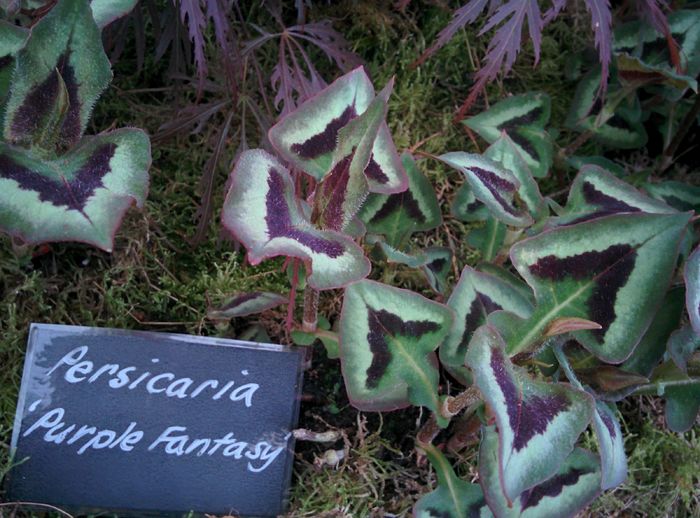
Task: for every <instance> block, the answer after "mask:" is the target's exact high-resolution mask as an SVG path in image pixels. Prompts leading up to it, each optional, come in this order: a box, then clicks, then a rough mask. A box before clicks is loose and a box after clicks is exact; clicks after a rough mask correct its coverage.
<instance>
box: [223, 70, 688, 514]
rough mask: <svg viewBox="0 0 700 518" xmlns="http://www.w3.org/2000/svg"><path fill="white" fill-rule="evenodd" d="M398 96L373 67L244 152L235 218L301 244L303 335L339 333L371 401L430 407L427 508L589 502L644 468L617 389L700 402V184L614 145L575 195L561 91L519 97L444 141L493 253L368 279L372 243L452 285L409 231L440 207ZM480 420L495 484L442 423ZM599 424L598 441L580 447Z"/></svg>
mask: <svg viewBox="0 0 700 518" xmlns="http://www.w3.org/2000/svg"><path fill="white" fill-rule="evenodd" d="M389 88H390V87H389ZM678 93H679V92H676V94H678ZM680 93H681V94H682V91H681V92H680ZM387 97H388V88H387V89H385V90H383V91H382V92H381V93H380V94H379V95H377V96H376V97H375V96H374V92H373V90H372V89H371V85H370V83H369V80H368V79H367V77H366V75H365V74H364V72H363V71H362V70H361V69H357V70H355V71H353V72H351V73H350V74H347V75H346V76H343V77H341V78H340V79H338V80H337V81H336V82H335V83H333V84H332V85H331V86H330V87H328V88H327V89H325V90H323V91H322V92H321V93H320V94H318V95H317V96H316V97H314V98H313V99H312V100H310V101H307V102H306V103H305V104H303V105H302V106H301V107H300V108H299V109H297V110H295V111H293V112H291V113H290V114H289V115H288V116H287V117H286V118H284V119H283V120H282V121H281V122H280V123H278V124H277V125H276V126H275V127H274V128H273V129H272V130H271V132H270V139H271V141H272V142H273V144H274V145H275V147H276V149H277V151H278V152H279V155H280V156H281V158H282V159H283V160H285V161H286V165H285V164H284V163H283V162H282V160H280V159H279V158H277V157H274V156H272V155H270V154H268V153H266V152H264V151H261V150H253V151H249V152H247V153H245V154H244V155H243V156H241V158H240V159H239V161H238V163H237V165H236V168H235V169H234V171H233V173H232V175H231V179H230V190H229V194H228V196H227V199H226V203H225V206H224V212H223V222H224V225H225V226H226V227H227V228H228V229H229V230H231V231H232V232H233V233H234V234H235V235H236V236H237V238H238V239H239V240H240V241H241V242H242V243H243V244H244V245H245V247H246V248H247V250H248V258H249V260H251V261H252V262H258V261H260V260H262V259H264V258H266V257H271V256H275V255H287V256H288V257H292V258H295V260H301V261H302V262H303V263H304V265H305V271H306V272H308V276H307V278H306V290H307V293H305V313H304V321H303V326H302V330H303V331H305V332H306V334H305V335H304V334H303V333H302V335H299V334H297V335H296V336H297V337H301V338H302V340H301V341H303V343H305V344H308V343H309V340H308V337H309V336H312V337H313V336H316V337H318V338H321V339H322V340H324V342H325V341H329V340H331V341H333V339H334V344H333V348H332V350H333V352H334V355H335V354H339V357H340V362H341V367H342V372H343V378H344V382H345V387H346V390H347V393H348V397H349V399H350V401H351V403H352V404H353V405H354V406H355V407H356V408H358V409H360V410H364V411H391V410H397V409H401V408H405V407H409V406H420V407H424V408H425V409H427V410H428V411H429V413H430V418H429V419H428V420H427V421H425V423H424V425H423V427H422V428H421V430H420V431H419V433H418V437H417V442H418V447H419V448H420V449H421V450H422V451H423V452H424V453H425V454H426V455H427V457H428V459H429V460H430V462H431V463H432V464H433V466H434V468H435V470H436V472H437V475H438V477H437V478H438V486H437V488H436V489H435V490H434V491H432V492H431V493H428V494H426V495H425V496H424V497H423V498H422V499H421V500H419V502H418V503H417V504H416V506H415V509H414V512H415V514H416V515H417V516H421V517H430V516H445V517H465V516H472V515H479V516H490V515H496V516H538V517H539V516H573V515H575V514H576V513H577V512H578V511H580V510H581V509H582V508H583V507H585V506H586V505H588V503H590V502H591V501H592V500H593V499H595V498H596V497H597V496H598V495H599V494H600V493H601V492H602V491H605V490H609V489H611V488H614V487H616V486H618V485H620V484H621V483H623V482H624V481H625V479H626V477H627V460H626V455H625V451H624V444H623V438H622V429H623V427H622V426H621V424H620V419H619V416H618V412H617V410H616V406H615V405H616V403H617V402H619V401H621V400H622V399H623V398H625V397H627V396H629V395H630V394H638V393H656V394H658V395H660V396H663V397H664V398H665V400H666V422H667V425H668V427H669V428H671V429H672V430H674V431H684V430H687V429H689V428H690V427H691V426H692V424H693V423H694V422H695V419H696V416H697V414H698V409H699V408H700V364H699V363H698V352H699V350H700V334H698V329H697V323H698V322H700V307H699V303H698V301H700V294H699V290H700V283H698V282H697V279H698V277H699V276H700V266H698V265H700V248H696V250H695V252H692V253H691V248H692V247H693V246H696V245H697V243H696V241H697V238H696V236H695V234H694V233H693V232H692V224H693V223H694V222H695V221H696V216H695V214H694V212H693V210H694V209H695V208H697V199H695V201H694V202H693V201H692V200H693V199H694V198H692V192H690V193H688V194H686V195H685V196H683V197H678V198H675V197H673V196H671V195H669V194H668V193H669V192H671V191H673V187H674V185H671V186H668V188H666V187H664V188H657V189H656V190H654V189H653V188H651V187H650V188H649V191H648V192H649V193H651V195H650V194H649V193H646V192H642V191H640V190H637V189H636V188H635V187H633V186H632V185H631V184H629V183H628V182H626V181H625V179H622V178H618V177H617V176H615V174H613V173H612V172H609V171H608V170H606V169H605V168H604V167H601V165H602V166H606V164H608V162H606V160H605V159H602V158H600V157H599V158H595V159H590V158H589V159H585V160H584V159H581V158H579V159H577V160H578V162H577V163H578V164H579V165H577V168H578V169H579V171H578V174H577V176H576V178H575V179H574V181H573V183H572V184H571V186H570V189H569V197H568V200H567V202H566V204H565V205H563V206H561V205H559V204H558V203H556V202H554V200H552V199H549V198H545V197H543V196H542V194H541V193H540V190H539V187H538V184H537V182H536V181H535V178H537V177H544V176H547V175H548V173H549V171H550V169H551V168H552V167H553V164H554V163H555V160H554V156H553V154H554V146H555V144H554V142H553V139H552V138H551V135H550V132H549V131H548V129H547V125H548V123H549V100H548V99H547V98H546V96H544V95H541V94H534V93H532V94H526V95H523V96H519V97H513V98H510V99H507V100H505V101H502V102H501V103H498V104H496V105H495V106H493V107H492V109H491V110H489V111H488V112H485V113H482V114H480V115H479V116H477V117H474V118H472V119H469V120H468V121H467V124H468V125H469V126H470V127H471V128H472V129H473V130H474V131H476V132H477V133H478V134H479V135H481V136H482V137H483V138H485V139H486V140H487V141H488V142H489V143H490V144H491V145H490V147H489V148H488V149H487V150H486V151H485V152H484V153H483V154H473V153H467V152H463V151H453V152H448V153H444V154H442V155H440V156H436V157H432V158H434V159H437V160H439V161H441V162H442V163H444V164H447V165H448V166H450V167H452V168H454V169H455V170H457V171H459V172H460V173H461V174H463V175H464V178H465V180H466V182H465V184H464V185H465V187H463V189H462V191H460V192H459V193H458V195H457V196H456V198H455V200H454V202H455V204H456V206H453V209H452V212H453V214H454V215H455V216H457V217H460V218H463V219H465V220H468V221H482V222H484V224H485V226H484V227H483V229H479V230H483V232H475V233H474V234H473V235H470V237H472V243H473V244H474V246H475V247H476V248H478V249H479V250H481V251H482V256H483V257H484V258H485V259H486V260H487V261H489V263H484V264H481V265H479V267H478V268H476V269H475V268H471V267H468V266H467V267H465V268H464V270H463V271H462V273H461V276H460V278H459V280H458V282H457V284H456V285H455V286H454V287H453V289H452V290H451V294H450V295H449V298H448V299H447V302H446V303H445V302H442V300H444V299H439V300H431V299H429V298H427V297H425V296H423V295H420V294H418V293H414V292H411V291H409V290H405V289H401V288H398V287H395V286H389V285H387V284H384V283H381V282H377V281H374V280H368V279H365V278H364V277H365V276H366V275H367V273H368V271H369V261H368V260H367V258H366V257H365V250H367V249H368V248H370V247H371V250H370V255H371V257H372V258H373V259H375V260H376V259H379V260H380V261H384V260H386V261H389V262H400V263H403V264H405V265H408V266H409V267H414V268H424V269H426V270H430V271H432V272H433V274H434V277H433V281H432V285H433V287H434V288H435V289H436V291H438V292H440V293H444V294H447V293H449V292H450V286H449V285H448V284H447V281H446V278H445V277H441V278H440V281H436V279H438V277H440V276H439V275H437V272H438V271H439V269H440V267H441V266H442V265H439V266H435V265H434V263H433V266H434V268H431V267H430V264H431V263H429V261H428V259H427V258H429V257H434V256H433V255H432V252H431V251H429V250H417V249H414V248H412V240H411V235H412V234H413V233H414V232H416V231H420V230H425V229H430V228H434V227H435V226H436V225H438V224H439V222H440V219H441V216H440V211H439V210H438V205H437V200H436V199H435V193H434V192H432V190H431V188H430V184H429V182H428V181H427V179H425V177H423V176H422V174H421V173H420V170H419V167H418V165H417V163H416V162H415V161H414V159H413V158H412V157H411V156H410V155H408V154H404V155H403V168H401V167H400V163H399V162H398V160H397V159H398V156H397V154H396V152H395V150H394V148H393V144H392V143H391V138H390V136H389V135H388V133H384V128H385V126H384V122H383V119H384V116H385V111H386V99H387ZM552 133H554V132H552ZM596 163H597V164H599V165H596ZM287 166H289V167H287ZM290 169H291V171H290ZM404 169H405V171H406V173H407V177H406V176H404V172H403V171H404ZM613 170H614V168H613ZM615 172H618V173H619V171H615ZM263 173H264V174H263ZM305 185H306V186H307V187H308V191H304V189H303V187H304V186H305ZM654 185H656V184H654ZM658 185H662V186H664V184H658ZM675 187H676V189H677V190H682V189H681V188H680V187H679V186H675ZM669 189H670V190H669ZM673 192H676V191H673ZM369 193H372V194H369ZM304 194H306V196H304ZM664 197H665V198H664ZM671 198H674V204H671V203H670V202H669V203H666V201H664V200H665V199H669V200H670V199H671ZM683 200H686V201H683ZM693 203H695V205H693ZM686 204H690V205H691V210H688V207H687V206H686ZM677 205H683V206H682V207H680V208H678V207H677ZM552 210H553V211H554V214H551V213H550V212H551V211H552ZM363 244H364V245H366V247H365V248H364V249H363V246H362V245H363ZM450 258H451V257H450V255H449V254H448V255H446V256H441V257H440V258H439V259H440V260H442V262H443V263H442V264H444V263H445V262H448V263H449V261H450ZM426 265H427V267H426ZM683 275H684V278H685V282H683V281H682V280H681V279H682V278H683ZM428 279H429V280H430V276H428ZM331 288H342V289H344V296H343V304H342V310H341V313H340V317H339V319H338V321H337V322H336V323H335V325H334V326H328V325H324V326H323V329H315V327H316V326H315V315H313V313H314V312H315V311H316V307H315V303H314V300H313V296H312V297H306V295H307V294H309V293H310V294H312V295H313V294H314V293H315V290H319V289H331ZM683 297H685V299H686V300H685V302H686V304H685V306H686V307H687V312H688V314H689V317H690V325H685V326H683V325H681V314H682V312H683V307H684V300H683ZM309 308H311V312H309V311H307V310H308V309H309ZM310 314H311V315H312V317H313V318H308V317H309V315H310ZM331 329H337V333H336V332H335V331H332V330H331ZM329 350H331V348H330V346H329ZM440 366H442V367H443V368H444V370H442V371H441V369H440ZM443 372H444V374H443ZM447 382H449V383H447ZM458 385H463V387H464V389H463V390H462V391H461V392H460V391H456V390H454V389H453V390H449V389H448V388H447V387H449V386H458ZM456 416H459V420H456V419H455V417H456ZM453 421H457V422H453ZM465 423H468V426H472V427H474V426H475V427H477V428H479V427H480V428H481V445H480V449H479V461H478V462H479V484H473V483H469V482H468V481H466V480H461V479H460V478H459V476H458V475H457V474H456V473H455V471H454V470H453V469H452V468H451V466H450V464H449V461H448V460H447V457H446V456H445V455H444V454H443V453H442V448H441V447H439V446H437V445H435V444H433V442H434V441H436V440H444V439H436V438H437V437H445V435H442V436H440V435H438V432H439V431H440V430H441V429H445V430H447V433H446V435H447V437H448V440H447V444H448V445H452V446H455V445H456V447H458V446H459V441H453V440H452V439H449V435H450V433H454V435H455V436H456V435H457V434H458V433H459V432H460V429H459V427H460V426H463V425H465ZM589 427H590V428H591V429H592V430H593V433H594V434H595V437H596V438H597V442H598V452H597V455H596V454H594V453H592V452H590V451H587V450H586V449H584V448H582V447H580V443H581V441H580V437H581V434H582V433H583V432H584V431H585V430H586V429H587V428H589Z"/></svg>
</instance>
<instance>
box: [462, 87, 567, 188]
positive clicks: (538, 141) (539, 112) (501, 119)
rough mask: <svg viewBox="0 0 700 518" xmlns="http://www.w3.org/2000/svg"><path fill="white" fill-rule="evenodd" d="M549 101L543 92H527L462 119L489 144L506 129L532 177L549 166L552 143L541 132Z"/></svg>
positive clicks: (549, 104)
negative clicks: (529, 169)
mask: <svg viewBox="0 0 700 518" xmlns="http://www.w3.org/2000/svg"><path fill="white" fill-rule="evenodd" d="M550 112H551V102H550V100H549V96H548V95H547V94H544V93H527V94H523V95H514V96H512V97H507V98H506V99H503V100H502V101H499V102H498V103H496V104H495V105H493V106H492V107H491V108H490V109H489V110H487V111H485V112H481V113H479V114H478V115H475V116H473V117H470V118H468V119H465V120H463V121H462V122H463V123H464V124H465V125H466V126H467V127H469V128H471V129H473V130H474V131H476V132H477V133H478V134H479V135H481V136H482V137H483V138H484V139H485V140H486V141H487V142H488V143H489V144H492V143H494V142H496V141H497V140H498V139H499V138H501V134H502V133H503V132H506V133H507V134H508V136H509V137H510V139H511V140H512V142H513V144H514V146H515V147H516V148H517V150H518V152H519V153H520V155H521V156H522V158H523V159H524V160H525V162H526V163H527V165H528V166H529V167H530V168H531V170H532V174H533V176H535V177H538V178H541V177H544V176H547V172H548V171H549V168H550V167H551V165H552V155H553V153H552V142H551V139H550V137H549V135H548V134H547V132H546V131H545V126H546V125H547V123H548V122H549V116H550Z"/></svg>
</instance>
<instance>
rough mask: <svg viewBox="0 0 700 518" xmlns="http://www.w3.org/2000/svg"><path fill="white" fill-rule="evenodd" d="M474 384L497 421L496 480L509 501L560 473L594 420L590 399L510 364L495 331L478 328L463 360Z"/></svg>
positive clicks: (500, 339)
mask: <svg viewBox="0 0 700 518" xmlns="http://www.w3.org/2000/svg"><path fill="white" fill-rule="evenodd" d="M466 361H467V365H468V366H469V367H471V369H472V372H473V375H474V382H475V384H476V386H477V387H478V388H479V389H480V390H481V393H482V394H483V396H484V399H485V400H486V402H487V403H488V404H489V406H490V407H491V410H492V411H493V413H494V415H495V416H496V423H497V425H498V430H499V432H498V436H499V440H498V462H499V466H500V468H499V470H498V472H499V473H500V474H499V478H500V481H501V487H502V489H503V494H504V495H505V496H506V498H507V499H508V500H509V501H514V500H515V499H516V498H517V497H518V496H519V495H520V494H521V493H523V492H524V491H525V490H527V489H530V488H532V487H534V486H536V485H537V484H540V483H541V482H544V481H545V480H547V479H548V478H550V477H552V476H553V475H555V474H556V473H557V471H558V470H559V469H560V467H561V465H562V464H563V463H564V461H565V460H566V458H567V457H568V456H569V454H570V453H571V451H572V450H573V448H574V444H575V443H576V440H577V439H578V436H579V435H580V434H581V432H583V430H585V429H586V427H587V426H588V423H589V422H590V421H591V418H592V416H593V409H594V404H593V399H592V398H591V396H590V395H588V394H587V393H585V392H583V391H580V390H577V389H574V388H572V387H570V386H568V385H564V384H561V383H560V384H553V383H547V382H544V381H536V380H534V379H532V378H531V377H530V375H529V374H528V372H527V371H526V370H524V369H522V368H520V367H518V366H516V365H514V364H512V363H511V361H510V360H509V358H508V355H507V354H506V351H505V343H504V341H503V339H502V338H501V336H500V335H499V333H498V331H497V330H496V328H495V327H493V326H491V325H488V324H487V325H483V326H481V327H480V328H478V329H477V330H476V331H475V332H474V335H473V336H472V339H471V341H470V343H469V348H468V350H467V355H466Z"/></svg>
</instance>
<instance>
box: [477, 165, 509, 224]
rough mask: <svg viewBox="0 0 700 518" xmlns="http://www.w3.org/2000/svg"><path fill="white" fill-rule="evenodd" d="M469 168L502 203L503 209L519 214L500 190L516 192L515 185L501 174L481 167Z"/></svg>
mask: <svg viewBox="0 0 700 518" xmlns="http://www.w3.org/2000/svg"><path fill="white" fill-rule="evenodd" d="M469 170H470V171H471V172H472V173H474V174H475V175H476V176H477V178H479V180H481V182H482V183H483V184H484V185H485V186H486V188H487V189H488V190H489V192H490V193H491V195H492V196H493V197H494V198H495V199H496V201H497V202H498V203H499V204H500V205H501V207H502V208H503V210H505V211H506V212H507V213H509V214H512V215H514V216H515V215H517V212H516V211H515V210H514V209H513V208H512V207H511V206H510V204H509V203H508V202H507V201H506V200H504V199H503V196H501V192H500V191H506V192H508V193H513V192H515V185H513V184H512V183H510V182H509V181H507V180H504V179H503V178H501V177H500V176H498V175H497V174H495V173H492V172H491V171H487V170H486V169H482V168H481V167H470V168H469Z"/></svg>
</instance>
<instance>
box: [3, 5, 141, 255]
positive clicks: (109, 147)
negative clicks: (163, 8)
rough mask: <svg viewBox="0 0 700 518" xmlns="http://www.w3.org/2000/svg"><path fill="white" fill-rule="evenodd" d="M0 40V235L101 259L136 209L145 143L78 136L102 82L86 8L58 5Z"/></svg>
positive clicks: (105, 78) (119, 134)
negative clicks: (64, 244) (68, 244)
mask: <svg viewBox="0 0 700 518" xmlns="http://www.w3.org/2000/svg"><path fill="white" fill-rule="evenodd" d="M98 5H99V3H98ZM120 13H121V14H123V12H122V11H120ZM98 14H99V18H98V20H102V21H105V20H107V19H109V18H110V17H112V16H117V14H116V13H114V12H112V11H109V10H102V11H98ZM0 40H3V41H5V40H7V41H9V42H10V44H9V45H8V46H7V47H5V46H3V48H8V49H9V51H7V53H6V56H5V57H4V58H0V59H2V60H4V63H5V64H6V65H7V67H9V69H8V70H11V72H9V74H11V79H10V80H9V81H8V82H7V83H5V85H6V88H7V90H5V91H0V100H3V99H4V105H3V107H2V112H0V113H1V117H0V120H1V121H2V130H3V133H2V139H1V140H0V230H3V231H4V232H7V233H9V234H10V235H12V236H13V237H14V238H15V242H16V243H19V244H21V245H36V244H39V243H44V242H51V241H83V242H86V243H89V244H92V245H95V246H97V247H99V248H102V249H104V250H107V251H110V250H111V249H112V247H113V241H114V234H115V232H116V230H117V228H118V227H119V224H120V222H121V219H122V216H123V215H124V213H125V212H126V210H127V209H128V208H129V207H130V206H131V205H132V204H133V203H136V204H137V205H138V206H142V205H143V203H144V201H145V198H146V193H147V190H148V169H149V167H150V162H151V156H150V143H149V140H148V137H147V136H146V134H145V133H144V132H143V131H141V130H138V129H131V128H128V129H120V130H115V131H110V132H107V133H102V134H99V135H95V136H87V137H86V136H84V135H83V134H84V132H85V129H86V127H87V124H88V121H89V119H90V114H91V112H92V108H93V106H94V104H95V102H96V101H97V99H98V97H99V96H100V94H101V92H102V91H103V90H104V89H105V88H106V87H107V85H108V84H109V82H110V80H111V70H110V65H109V61H108V59H107V56H106V55H105V53H104V50H103V48H102V41H101V33H100V27H99V26H98V24H97V22H96V21H95V19H94V18H93V14H92V11H91V9H90V4H89V3H88V2H87V1H86V0H61V1H60V2H58V3H57V4H56V6H55V7H53V8H52V9H51V10H50V11H49V12H48V14H46V16H44V17H43V18H41V20H40V21H38V22H37V23H36V24H35V25H34V26H33V27H32V28H31V30H23V29H20V28H19V27H17V26H15V25H14V24H9V23H6V22H3V23H2V24H1V25H0ZM25 40H26V42H25ZM0 68H2V67H0ZM4 70H5V69H3V70H2V71H0V75H2V74H4V73H5V72H4Z"/></svg>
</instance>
